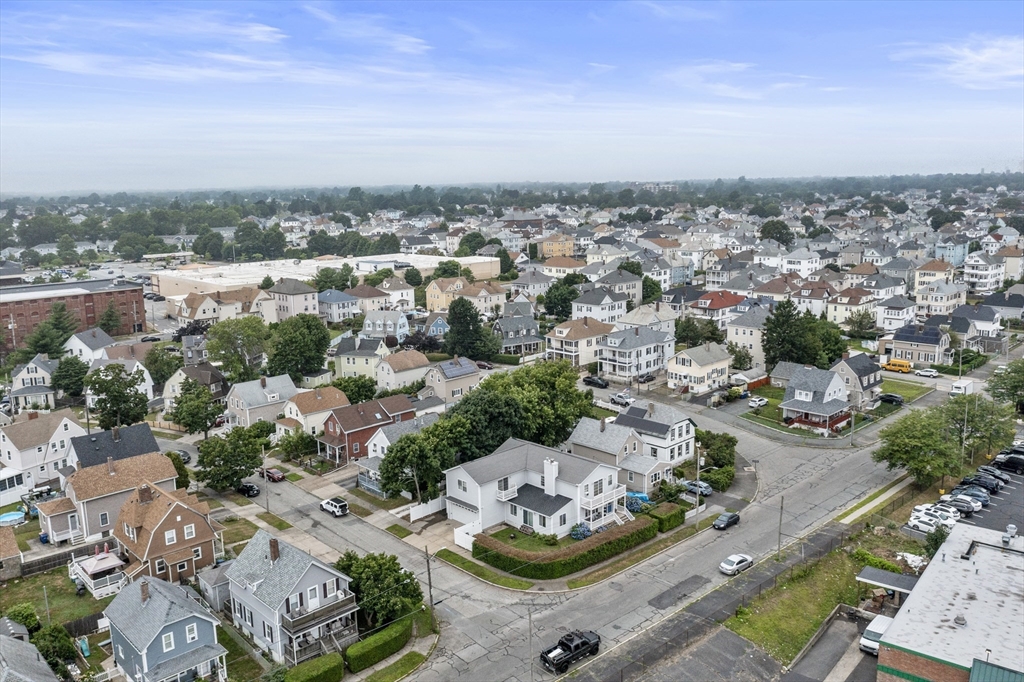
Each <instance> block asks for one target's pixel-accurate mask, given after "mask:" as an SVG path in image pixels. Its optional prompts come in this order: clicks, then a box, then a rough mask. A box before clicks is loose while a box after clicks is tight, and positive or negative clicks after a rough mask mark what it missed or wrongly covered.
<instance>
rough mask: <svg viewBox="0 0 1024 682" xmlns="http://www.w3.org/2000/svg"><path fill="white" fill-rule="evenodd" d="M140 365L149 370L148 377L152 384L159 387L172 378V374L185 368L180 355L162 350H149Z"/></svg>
mask: <svg viewBox="0 0 1024 682" xmlns="http://www.w3.org/2000/svg"><path fill="white" fill-rule="evenodd" d="M142 364H143V365H145V366H146V369H147V370H149V376H150V378H152V379H153V383H154V384H157V385H160V384H163V383H166V382H167V380H168V379H170V378H171V377H172V376H174V373H175V372H177V371H178V370H179V369H181V368H182V367H184V366H185V360H184V359H183V358H182V357H181V356H180V355H175V354H173V353H168V352H167V351H166V350H164V349H163V348H151V349H149V352H148V353H146V357H145V359H144V360H143V361H142Z"/></svg>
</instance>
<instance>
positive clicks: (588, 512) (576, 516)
mask: <svg viewBox="0 0 1024 682" xmlns="http://www.w3.org/2000/svg"><path fill="white" fill-rule="evenodd" d="M618 477H619V467H616V466H611V465H608V464H603V463H601V462H596V461H594V460H591V459H587V458H584V457H580V456H578V455H572V454H569V453H567V452H560V451H558V450H555V449H552V448H548V447H544V446H543V445H537V444H536V443H530V442H527V441H522V440H518V439H516V438H509V439H508V440H507V441H505V442H504V443H503V444H502V445H501V446H500V447H499V448H498V449H497V450H495V451H494V452H493V453H492V454H490V455H488V456H486V457H481V458H480V459H476V460H473V461H472V462H466V463H464V464H460V465H458V466H455V467H452V468H451V469H448V470H447V471H445V480H446V483H447V490H448V494H447V497H446V500H445V506H446V512H447V514H448V518H450V519H453V520H454V521H456V522H458V523H461V524H463V525H462V526H461V527H459V528H456V529H455V542H456V544H458V545H459V546H460V547H465V548H467V549H470V548H471V547H472V541H473V536H474V535H476V534H477V533H481V532H483V531H484V530H486V529H488V528H491V527H493V526H497V525H499V524H507V525H509V526H511V527H513V528H520V527H524V526H526V527H529V528H531V529H533V530H534V531H536V532H538V533H547V534H553V535H557V536H558V537H564V536H566V535H568V534H569V531H570V530H572V527H573V526H574V525H576V524H577V523H585V524H587V525H588V526H590V527H591V528H592V529H594V528H598V527H601V526H605V525H608V524H613V523H614V524H620V525H621V524H623V523H626V522H627V521H630V520H632V518H633V516H632V514H630V513H629V512H628V511H627V510H626V507H625V504H626V486H625V485H623V484H621V483H619V482H618Z"/></svg>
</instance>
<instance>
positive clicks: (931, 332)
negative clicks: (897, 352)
mask: <svg viewBox="0 0 1024 682" xmlns="http://www.w3.org/2000/svg"><path fill="white" fill-rule="evenodd" d="M943 333H944V332H943V331H942V330H941V329H939V328H938V327H929V326H925V325H918V324H915V323H910V324H908V325H904V326H903V327H900V328H899V329H897V330H896V331H895V332H893V335H892V339H893V341H903V342H906V343H923V344H926V345H929V346H936V345H938V343H939V341H940V340H941V339H942V335H943Z"/></svg>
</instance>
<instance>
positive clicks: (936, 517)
mask: <svg viewBox="0 0 1024 682" xmlns="http://www.w3.org/2000/svg"><path fill="white" fill-rule="evenodd" d="M914 519H926V520H928V521H931V522H932V523H934V524H935V525H936V526H945V527H946V528H952V527H953V526H955V525H956V519H954V518H953V517H952V516H949V515H948V514H940V513H938V512H934V511H931V510H928V511H923V512H919V513H916V514H911V515H910V520H911V521H913V520H914Z"/></svg>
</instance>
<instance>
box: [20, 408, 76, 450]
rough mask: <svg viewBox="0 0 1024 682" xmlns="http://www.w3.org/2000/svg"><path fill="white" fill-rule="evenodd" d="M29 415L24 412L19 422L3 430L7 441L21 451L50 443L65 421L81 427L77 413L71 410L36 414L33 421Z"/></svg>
mask: <svg viewBox="0 0 1024 682" xmlns="http://www.w3.org/2000/svg"><path fill="white" fill-rule="evenodd" d="M29 414H30V412H23V413H22V414H21V415H19V419H18V421H16V422H14V423H13V424H11V425H10V426H5V427H4V428H3V429H2V431H3V432H4V435H5V436H7V439H8V440H9V441H11V443H12V444H14V446H15V447H16V448H18V449H19V450H24V449H25V448H30V447H35V446H37V445H42V444H43V443H46V442H47V441H49V440H50V436H52V435H53V432H54V431H55V430H56V429H57V427H58V426H60V423H61V422H62V421H64V420H65V419H69V420H71V421H72V422H74V423H75V424H77V425H78V426H81V424H79V423H78V420H77V419H76V418H75V413H74V412H72V411H71V410H70V409H65V410H57V411H56V412H50V413H45V412H39V413H35V414H36V415H37V416H36V417H34V418H32V419H29V417H28V415H29Z"/></svg>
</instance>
